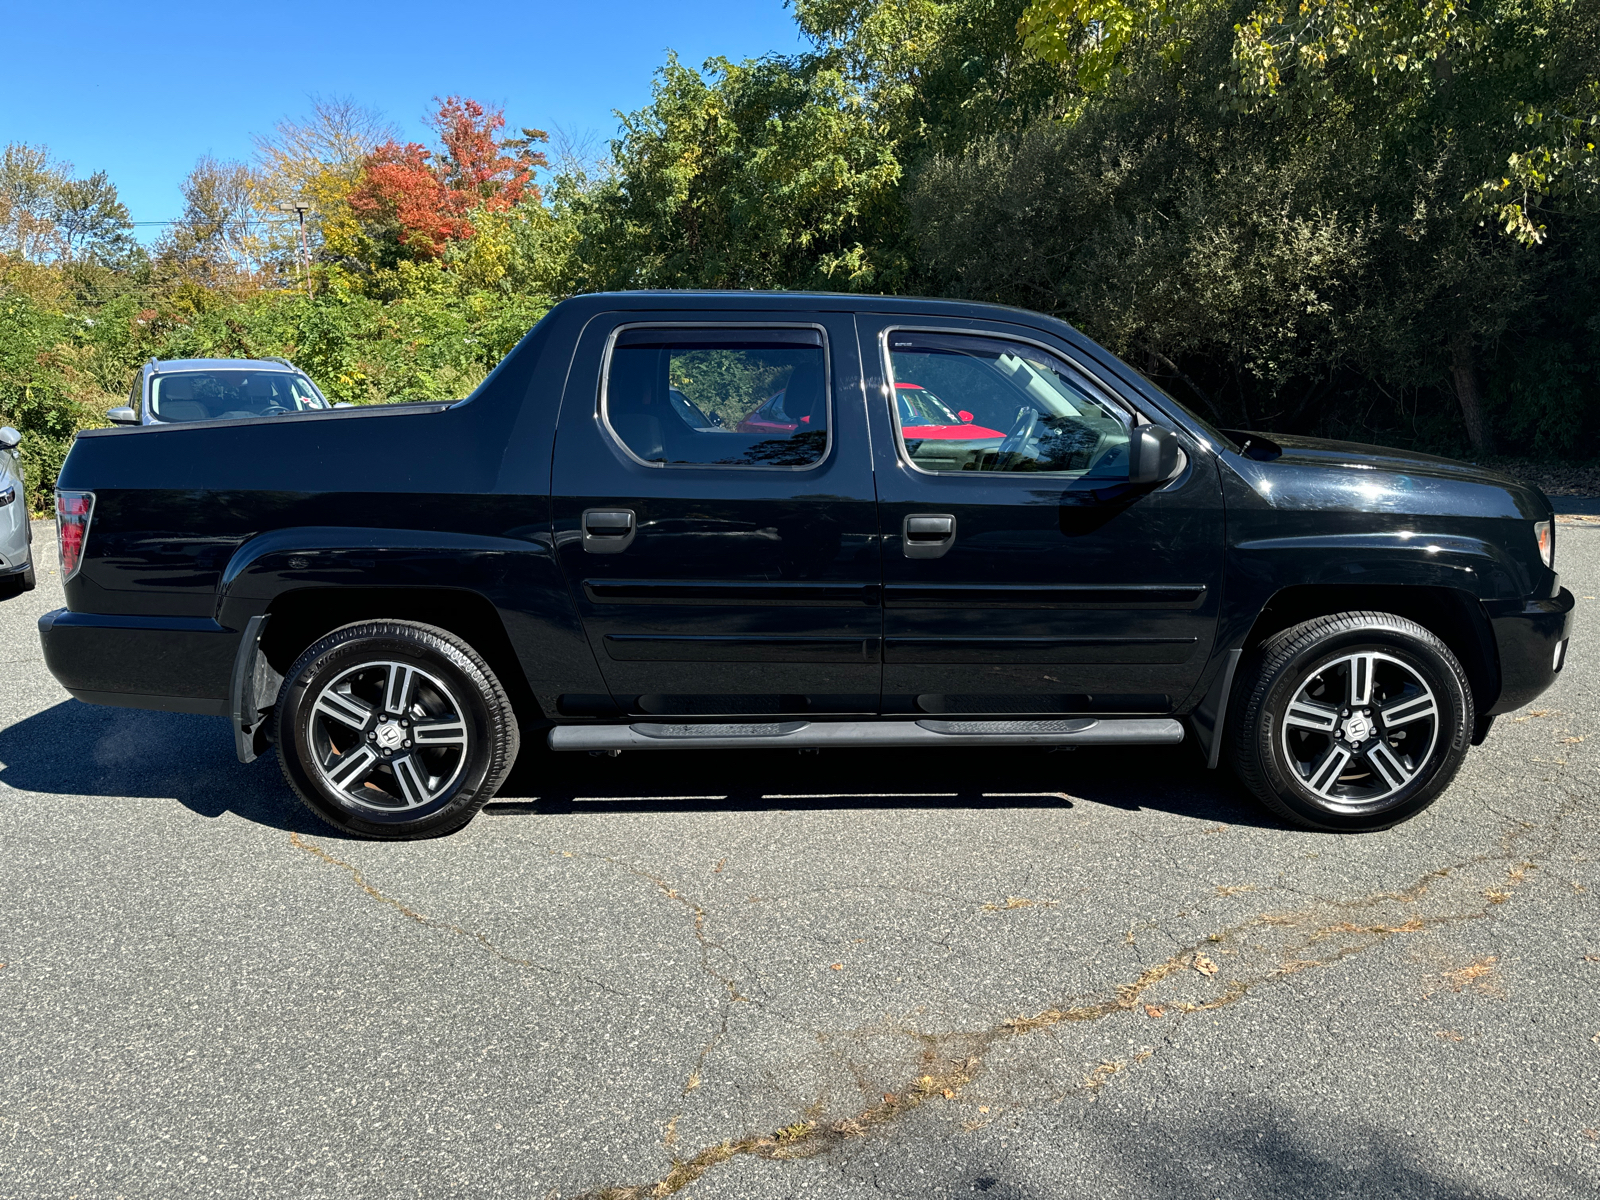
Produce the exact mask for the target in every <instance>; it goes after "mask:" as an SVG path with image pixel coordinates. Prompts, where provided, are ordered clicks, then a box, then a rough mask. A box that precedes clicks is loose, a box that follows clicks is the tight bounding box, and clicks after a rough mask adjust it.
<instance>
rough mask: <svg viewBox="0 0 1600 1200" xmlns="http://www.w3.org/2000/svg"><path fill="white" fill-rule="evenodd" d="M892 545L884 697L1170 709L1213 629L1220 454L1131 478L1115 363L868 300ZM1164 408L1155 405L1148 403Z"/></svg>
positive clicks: (989, 706) (903, 705) (1127, 411)
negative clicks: (1172, 474) (899, 312)
mask: <svg viewBox="0 0 1600 1200" xmlns="http://www.w3.org/2000/svg"><path fill="white" fill-rule="evenodd" d="M860 320H861V336H862V342H861V344H862V352H863V357H864V358H865V359H866V361H867V365H866V368H865V369H866V376H867V382H868V395H869V396H870V397H871V398H872V401H871V403H870V405H869V411H870V416H871V421H872V429H873V445H874V449H875V453H876V459H877V468H878V478H877V483H878V491H879V498H880V506H879V508H880V516H879V520H880V523H881V525H882V528H883V535H884V552H883V569H884V605H885V607H884V710H885V711H886V712H891V713H894V712H901V713H916V712H924V713H949V714H971V715H984V714H1041V715H1043V714H1053V713H1075V714H1127V715H1137V714H1157V713H1162V714H1164V713H1169V712H1171V711H1172V710H1173V709H1174V707H1176V706H1177V705H1178V704H1180V703H1181V702H1182V701H1183V699H1184V698H1185V696H1186V695H1187V694H1188V693H1189V692H1190V691H1191V690H1192V688H1193V687H1194V685H1195V684H1196V682H1197V680H1198V678H1199V674H1200V671H1201V669H1202V667H1203V665H1204V663H1205V661H1206V656H1207V652H1208V650H1209V648H1210V645H1211V642H1212V640H1213V637H1214V635H1215V631H1216V623H1217V613H1218V606H1219V599H1220V597H1219V592H1220V585H1221V579H1222V542H1223V509H1222V496H1221V489H1220V484H1219V481H1218V477H1217V472H1216V467H1215V464H1214V462H1213V461H1212V460H1211V458H1210V456H1209V454H1208V453H1206V452H1205V451H1204V449H1203V448H1202V447H1199V446H1198V445H1197V444H1196V443H1194V442H1193V441H1192V440H1189V439H1188V438H1187V435H1183V438H1182V440H1183V444H1184V446H1185V450H1186V453H1187V456H1188V465H1187V467H1186V468H1185V470H1184V472H1183V473H1182V474H1181V475H1180V476H1179V477H1178V478H1177V479H1175V480H1174V481H1172V482H1171V483H1169V484H1168V485H1166V486H1164V487H1161V488H1154V489H1132V488H1130V487H1129V486H1128V484H1127V475H1128V468H1127V445H1128V440H1129V430H1130V429H1131V428H1132V427H1133V425H1134V424H1135V423H1138V422H1142V421H1145V420H1149V419H1151V414H1141V413H1140V411H1139V409H1138V407H1137V405H1136V403H1135V402H1134V398H1132V397H1131V396H1130V395H1128V394H1127V393H1125V392H1123V391H1120V390H1119V388H1118V387H1117V385H1116V383H1115V380H1114V377H1113V376H1111V375H1110V374H1109V373H1108V372H1107V371H1106V370H1105V369H1104V367H1101V368H1098V369H1097V368H1096V367H1095V366H1094V365H1093V363H1092V362H1091V361H1090V360H1089V359H1088V357H1087V356H1086V355H1083V354H1081V353H1077V352H1075V351H1073V350H1072V349H1071V348H1070V347H1068V346H1066V345H1065V344H1064V343H1056V342H1053V341H1049V340H1047V335H1044V334H1042V333H1039V332H1037V331H1033V330H1029V329H1025V328H1023V327H1019V326H1011V325H1006V324H1004V323H999V322H972V321H962V322H959V323H957V322H948V321H939V320H932V319H930V320H910V319H903V318H891V317H877V318H872V317H866V316H863V317H862V318H861V319H860ZM1153 415H1154V416H1155V417H1157V418H1159V419H1161V420H1163V421H1164V420H1165V418H1161V417H1160V414H1158V413H1157V414H1153Z"/></svg>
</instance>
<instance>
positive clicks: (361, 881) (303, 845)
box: [289, 833, 626, 996]
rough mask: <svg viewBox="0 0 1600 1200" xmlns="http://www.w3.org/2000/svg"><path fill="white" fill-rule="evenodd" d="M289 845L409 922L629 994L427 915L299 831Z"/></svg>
mask: <svg viewBox="0 0 1600 1200" xmlns="http://www.w3.org/2000/svg"><path fill="white" fill-rule="evenodd" d="M289 844H290V845H291V846H293V847H294V848H295V849H296V850H301V851H304V852H305V853H306V854H309V855H311V857H313V858H316V859H319V860H321V861H322V862H325V863H327V864H328V865H329V866H333V867H338V868H339V869H340V870H341V871H344V872H345V873H347V874H348V875H349V876H350V878H351V879H352V880H353V881H354V882H355V885H356V886H357V887H359V888H360V889H361V890H362V891H363V892H365V893H366V894H367V895H368V896H371V897H372V898H373V899H374V900H376V901H378V902H379V903H380V904H386V905H388V906H389V907H390V908H392V909H394V910H395V912H397V913H399V914H400V915H401V916H403V917H405V918H406V919H407V920H409V921H414V922H416V923H417V924H418V925H423V926H426V927H427V928H429V929H442V930H444V931H445V932H447V933H453V934H455V935H456V936H458V937H463V938H466V939H467V940H468V941H470V942H475V943H476V944H477V945H478V946H480V947H481V948H482V949H484V950H486V951H488V952H489V953H490V954H492V955H494V957H496V958H498V959H499V960H500V961H501V962H504V963H509V964H510V965H511V966H514V967H523V968H525V969H527V970H530V971H540V972H542V973H544V974H546V975H549V976H552V977H554V978H569V979H580V980H582V981H583V982H584V983H587V984H591V985H592V986H594V987H597V988H599V989H601V990H602V991H605V992H609V993H611V995H613V996H625V995H626V993H624V992H619V991H618V990H617V989H616V988H614V987H612V986H611V985H609V984H607V983H605V982H603V981H601V980H599V979H594V978H592V977H590V976H588V975H581V974H578V973H576V972H572V971H563V970H561V969H560V968H558V967H552V966H550V965H548V964H547V963H542V962H537V961H535V960H534V959H531V958H518V957H516V956H515V955H513V954H507V953H506V952H505V951H504V950H502V949H500V947H499V946H496V945H495V944H494V943H493V942H491V941H490V940H489V939H488V937H486V936H485V935H484V934H481V933H478V932H476V931H474V930H471V929H466V928H463V927H462V926H460V925H457V924H455V923H454V922H453V921H445V920H440V919H437V918H434V917H428V916H424V915H423V914H422V913H420V912H418V911H417V910H416V909H414V908H412V907H410V906H409V905H408V904H406V903H405V902H404V901H401V900H397V899H395V897H393V896H389V895H385V894H384V893H383V892H380V891H379V890H378V889H377V888H375V887H373V886H372V884H370V883H368V882H367V877H366V876H365V875H363V874H362V873H361V869H360V868H359V867H357V866H355V865H354V864H353V863H347V862H345V861H344V859H342V858H335V857H334V856H333V855H332V854H329V853H328V852H327V851H326V850H324V849H323V848H322V847H321V846H319V845H317V844H316V843H315V842H312V841H309V840H307V839H306V838H303V837H301V836H300V835H299V834H298V833H290V834H289Z"/></svg>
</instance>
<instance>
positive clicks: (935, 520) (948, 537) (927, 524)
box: [900, 513, 956, 558]
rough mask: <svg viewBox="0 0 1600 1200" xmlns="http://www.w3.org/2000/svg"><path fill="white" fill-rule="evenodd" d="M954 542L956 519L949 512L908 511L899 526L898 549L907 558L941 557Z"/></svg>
mask: <svg viewBox="0 0 1600 1200" xmlns="http://www.w3.org/2000/svg"><path fill="white" fill-rule="evenodd" d="M955 544H956V519H955V517H954V516H952V515H951V514H950V513H910V514H908V515H907V516H906V519H905V521H904V523H903V524H902V525H901V527H900V549H901V550H902V551H904V553H905V556H906V557H907V558H943V557H944V555H945V553H946V552H947V551H948V550H949V549H950V547H951V546H954V545H955Z"/></svg>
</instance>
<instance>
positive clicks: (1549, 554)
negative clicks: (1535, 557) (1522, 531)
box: [1533, 521, 1556, 568]
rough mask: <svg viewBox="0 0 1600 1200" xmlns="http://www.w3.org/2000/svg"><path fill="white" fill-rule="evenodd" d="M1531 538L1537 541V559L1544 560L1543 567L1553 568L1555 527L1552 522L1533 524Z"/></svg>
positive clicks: (1554, 562) (1554, 559) (1554, 561)
mask: <svg viewBox="0 0 1600 1200" xmlns="http://www.w3.org/2000/svg"><path fill="white" fill-rule="evenodd" d="M1533 536H1534V537H1536V538H1538V539H1539V557H1540V558H1541V559H1543V560H1544V565H1545V566H1547V567H1551V568H1553V567H1554V566H1555V565H1556V527H1555V523H1554V522H1552V521H1535V522H1534V523H1533Z"/></svg>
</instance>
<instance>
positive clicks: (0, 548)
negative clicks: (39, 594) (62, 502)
mask: <svg viewBox="0 0 1600 1200" xmlns="http://www.w3.org/2000/svg"><path fill="white" fill-rule="evenodd" d="M21 443H22V435H21V434H20V433H18V432H17V431H16V430H15V429H13V428H11V426H9V425H0V598H5V597H7V596H15V595H16V594H17V593H18V592H29V591H32V590H33V585H34V574H33V547H32V545H30V543H31V542H32V541H33V529H32V527H31V526H30V525H29V524H28V501H27V499H26V497H24V496H23V494H22V493H23V486H22V455H21V454H20V452H19V451H18V450H17V447H18V446H19V445H20V444H21Z"/></svg>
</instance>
